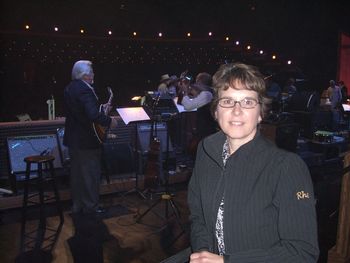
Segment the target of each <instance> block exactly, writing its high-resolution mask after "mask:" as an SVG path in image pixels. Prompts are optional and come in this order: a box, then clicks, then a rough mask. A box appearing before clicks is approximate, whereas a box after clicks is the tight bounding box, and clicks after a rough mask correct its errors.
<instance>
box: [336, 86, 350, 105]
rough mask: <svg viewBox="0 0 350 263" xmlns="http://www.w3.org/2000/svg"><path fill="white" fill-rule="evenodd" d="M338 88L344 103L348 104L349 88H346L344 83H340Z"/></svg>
mask: <svg viewBox="0 0 350 263" xmlns="http://www.w3.org/2000/svg"><path fill="white" fill-rule="evenodd" d="M338 86H339V88H340V92H341V96H342V102H343V103H347V99H348V88H347V87H346V86H345V83H344V81H342V80H341V81H339V83H338Z"/></svg>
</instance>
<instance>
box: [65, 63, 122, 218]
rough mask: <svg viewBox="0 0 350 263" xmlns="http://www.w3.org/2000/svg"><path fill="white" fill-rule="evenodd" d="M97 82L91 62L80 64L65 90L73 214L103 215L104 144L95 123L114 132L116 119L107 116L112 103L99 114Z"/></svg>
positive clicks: (76, 64)
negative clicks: (102, 171) (101, 195)
mask: <svg viewBox="0 0 350 263" xmlns="http://www.w3.org/2000/svg"><path fill="white" fill-rule="evenodd" d="M93 82H94V72H93V69H92V62H91V61H88V60H80V61H77V62H76V63H75V64H74V66H73V69H72V81H71V82H70V83H69V84H68V86H67V87H66V88H65V90H64V103H65V111H66V121H65V134H64V140H63V143H64V145H66V146H67V147H68V150H69V156H70V165H71V173H70V175H71V195H72V200H73V208H72V212H73V213H84V214H85V213H96V212H97V213H100V212H103V209H101V208H100V207H99V186H100V174H101V167H100V160H101V150H102V149H101V143H100V141H99V139H98V137H97V136H96V134H95V130H94V128H93V123H95V124H99V125H101V126H103V127H111V128H114V127H115V126H116V125H117V123H116V120H115V119H112V118H111V117H109V116H107V115H106V113H108V112H109V111H110V109H111V105H110V102H109V103H107V104H106V105H103V108H104V109H105V110H103V111H100V110H99V108H100V106H99V102H98V97H97V95H96V93H95V91H94V88H93V87H92V86H91V85H92V84H93Z"/></svg>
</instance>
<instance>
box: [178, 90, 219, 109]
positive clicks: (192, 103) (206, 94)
mask: <svg viewBox="0 0 350 263" xmlns="http://www.w3.org/2000/svg"><path fill="white" fill-rule="evenodd" d="M212 99H213V94H212V93H211V92H210V91H202V92H201V93H199V94H198V96H197V97H195V98H190V97H189V96H184V97H183V99H182V105H183V106H184V108H185V110H187V111H190V110H193V109H198V108H200V107H202V106H204V105H206V104H208V103H209V102H211V101H212Z"/></svg>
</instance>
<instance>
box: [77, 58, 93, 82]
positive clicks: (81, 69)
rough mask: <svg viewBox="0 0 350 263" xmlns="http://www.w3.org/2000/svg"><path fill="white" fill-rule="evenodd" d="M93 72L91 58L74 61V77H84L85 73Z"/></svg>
mask: <svg viewBox="0 0 350 263" xmlns="http://www.w3.org/2000/svg"><path fill="white" fill-rule="evenodd" d="M91 73H92V62H91V61H89V60H79V61H77V62H75V63H74V66H73V69H72V79H73V80H74V79H82V78H83V76H84V75H89V74H91Z"/></svg>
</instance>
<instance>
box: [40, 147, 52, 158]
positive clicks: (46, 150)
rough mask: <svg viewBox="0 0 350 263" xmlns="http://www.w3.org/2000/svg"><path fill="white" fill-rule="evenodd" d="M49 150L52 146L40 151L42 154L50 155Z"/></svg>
mask: <svg viewBox="0 0 350 263" xmlns="http://www.w3.org/2000/svg"><path fill="white" fill-rule="evenodd" d="M49 152H50V148H47V149H45V150H43V151H42V152H41V153H40V156H44V155H48V154H49Z"/></svg>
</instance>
